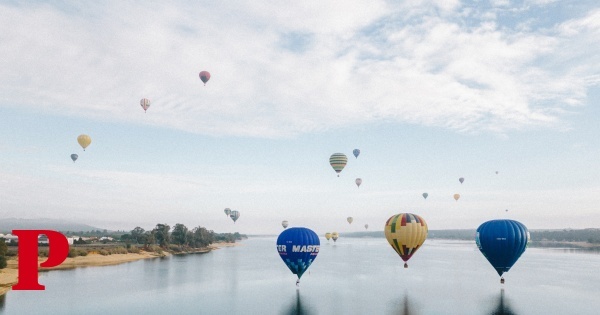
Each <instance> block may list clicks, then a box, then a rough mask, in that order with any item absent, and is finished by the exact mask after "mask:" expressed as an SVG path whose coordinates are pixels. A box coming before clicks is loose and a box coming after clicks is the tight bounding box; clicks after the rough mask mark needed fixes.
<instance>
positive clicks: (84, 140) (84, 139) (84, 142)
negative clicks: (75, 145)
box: [77, 135, 92, 151]
mask: <svg viewBox="0 0 600 315" xmlns="http://www.w3.org/2000/svg"><path fill="white" fill-rule="evenodd" d="M77 142H79V145H80V146H81V147H82V148H83V151H85V148H87V147H88V145H90V143H92V138H90V136H88V135H79V137H77Z"/></svg>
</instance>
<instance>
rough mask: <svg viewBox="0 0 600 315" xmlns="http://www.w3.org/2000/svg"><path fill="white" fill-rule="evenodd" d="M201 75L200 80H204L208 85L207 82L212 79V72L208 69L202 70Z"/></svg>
mask: <svg viewBox="0 0 600 315" xmlns="http://www.w3.org/2000/svg"><path fill="white" fill-rule="evenodd" d="M199 76H200V80H202V82H204V85H206V82H208V80H210V73H209V72H208V71H200V74H199ZM217 85H218V84H217Z"/></svg>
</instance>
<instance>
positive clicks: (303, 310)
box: [281, 290, 313, 315]
mask: <svg viewBox="0 0 600 315" xmlns="http://www.w3.org/2000/svg"><path fill="white" fill-rule="evenodd" d="M281 314H285V315H310V314H313V312H312V311H311V310H310V306H309V305H307V304H306V302H304V304H303V303H302V299H301V297H300V290H296V300H295V301H293V302H292V303H291V304H290V306H289V307H288V308H287V309H286V310H285V311H284V312H283V313H281Z"/></svg>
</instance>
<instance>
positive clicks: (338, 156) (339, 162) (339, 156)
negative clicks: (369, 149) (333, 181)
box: [329, 153, 348, 177]
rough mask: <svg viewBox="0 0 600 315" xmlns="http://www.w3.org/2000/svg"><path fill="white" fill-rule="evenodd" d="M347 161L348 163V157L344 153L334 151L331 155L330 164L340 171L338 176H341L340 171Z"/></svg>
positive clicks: (337, 171)
mask: <svg viewBox="0 0 600 315" xmlns="http://www.w3.org/2000/svg"><path fill="white" fill-rule="evenodd" d="M346 163H348V157H346V155H345V154H344V153H334V154H332V155H331V156H330V157H329V164H331V167H333V170H334V171H335V172H336V173H338V177H340V172H341V171H342V170H343V169H344V167H345V166H346Z"/></svg>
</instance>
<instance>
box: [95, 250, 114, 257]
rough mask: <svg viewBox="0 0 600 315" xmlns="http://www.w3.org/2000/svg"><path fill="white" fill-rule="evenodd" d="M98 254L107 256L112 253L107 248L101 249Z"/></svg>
mask: <svg viewBox="0 0 600 315" xmlns="http://www.w3.org/2000/svg"><path fill="white" fill-rule="evenodd" d="M98 254H100V255H102V256H107V255H110V254H111V253H110V252H109V251H107V250H105V249H101V250H100V251H99V252H98Z"/></svg>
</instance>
